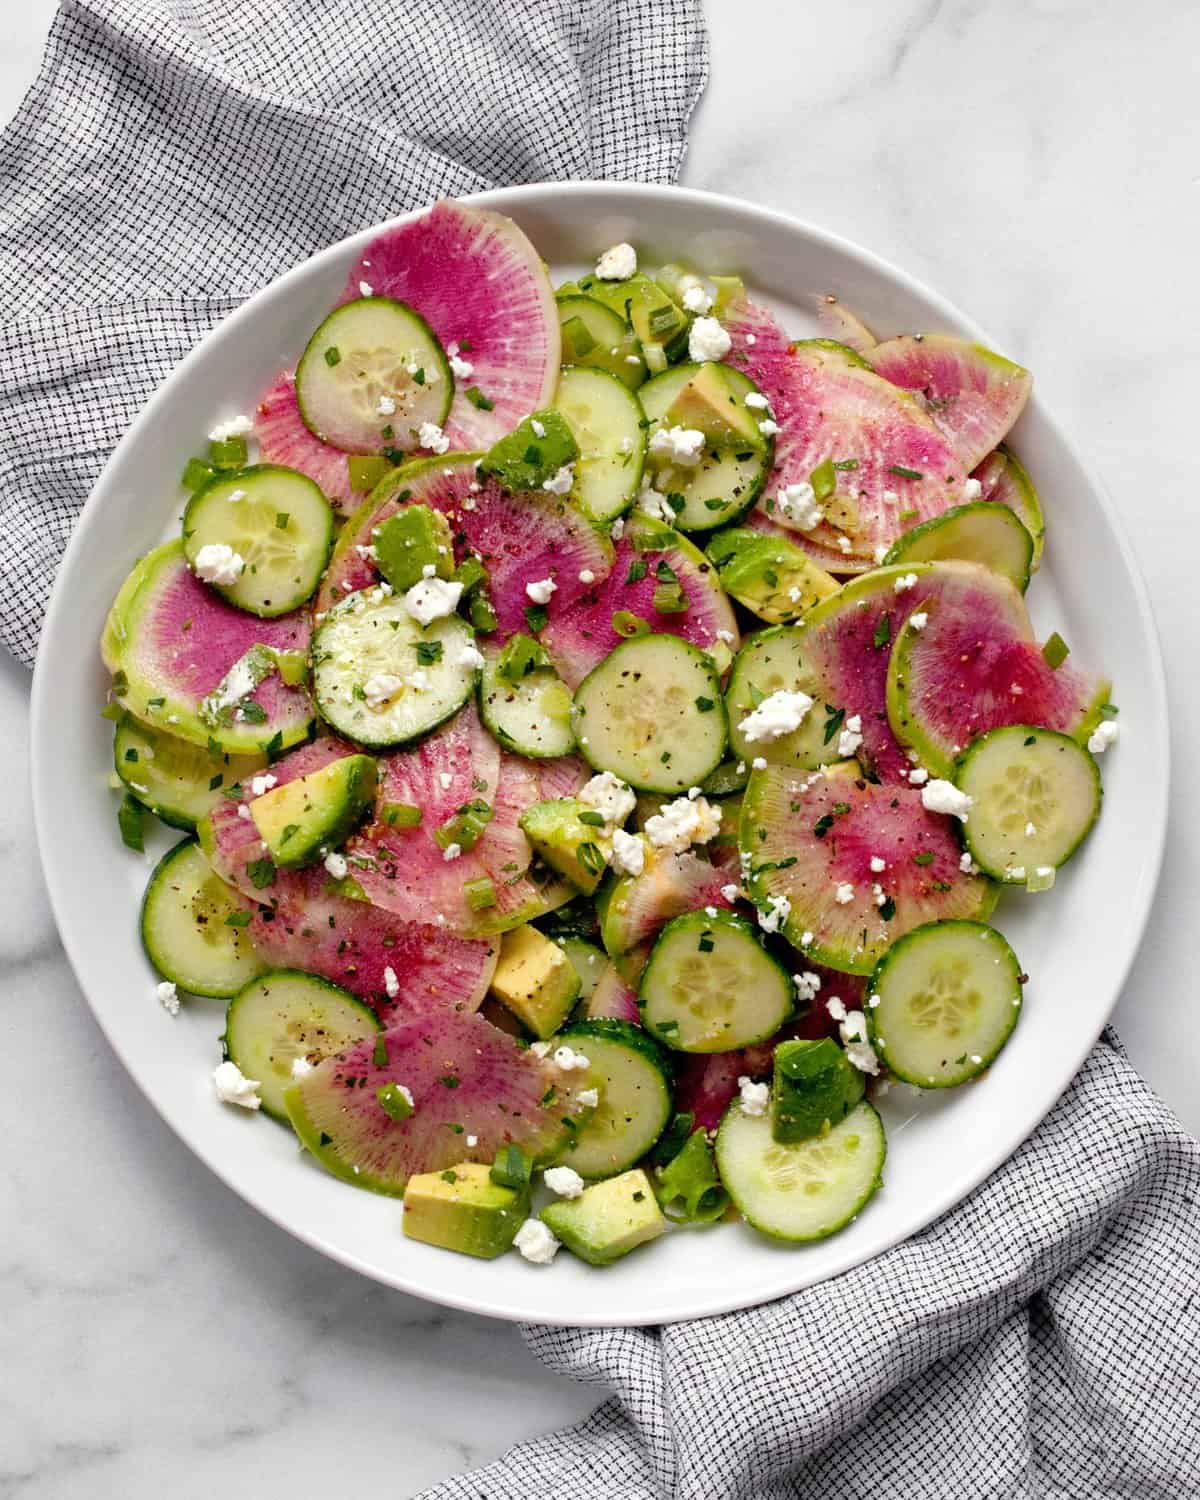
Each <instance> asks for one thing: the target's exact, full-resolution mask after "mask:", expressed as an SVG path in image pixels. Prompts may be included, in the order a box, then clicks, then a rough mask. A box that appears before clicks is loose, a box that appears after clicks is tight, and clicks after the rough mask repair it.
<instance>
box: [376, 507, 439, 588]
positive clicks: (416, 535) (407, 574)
mask: <svg viewBox="0 0 1200 1500" xmlns="http://www.w3.org/2000/svg"><path fill="white" fill-rule="evenodd" d="M374 545H375V560H376V562H377V563H378V564H379V571H380V572H381V573H382V574H383V576H384V577H385V578H386V579H387V581H388V583H390V584H391V586H392V588H394V589H395V591H396V592H397V593H398V594H404V593H407V592H408V590H409V589H410V588H412V586H413V585H414V584H416V583H420V581H421V579H422V578H423V577H424V576H425V569H426V568H427V567H432V568H434V569H435V570H436V573H437V576H438V577H439V578H449V577H450V575H451V573H452V572H453V571H454V540H453V537H452V536H451V534H450V523H449V521H447V520H446V518H445V516H444V515H442V514H441V512H440V511H436V510H431V509H430V508H429V506H428V505H409V506H406V507H405V508H404V509H403V510H398V511H397V512H396V514H395V515H394V516H389V517H388V518H387V520H386V521H384V522H383V524H382V525H381V526H379V527H378V528H377V529H376V532H375V542H374Z"/></svg>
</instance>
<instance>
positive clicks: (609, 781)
mask: <svg viewBox="0 0 1200 1500" xmlns="http://www.w3.org/2000/svg"><path fill="white" fill-rule="evenodd" d="M575 795H576V797H577V798H578V799H579V801H580V802H585V803H586V804H587V805H588V807H590V808H591V809H592V810H593V811H594V812H598V813H600V814H601V815H602V817H603V818H604V821H605V822H606V823H607V824H609V825H612V826H615V825H617V824H620V823H624V822H625V820H626V818H628V817H629V815H630V814H631V813H632V812H633V810H634V808H635V807H636V806H637V793H636V792H635V791H634V790H633V788H632V787H630V786H627V785H626V784H625V782H623V781H622V780H620V778H619V777H617V776H614V775H613V773H612V772H611V771H601V772H600V773H599V775H597V776H593V777H592V779H591V780H590V781H589V782H586V783H585V784H584V785H583V786H581V787H580V789H579V791H578V792H576V794H575Z"/></svg>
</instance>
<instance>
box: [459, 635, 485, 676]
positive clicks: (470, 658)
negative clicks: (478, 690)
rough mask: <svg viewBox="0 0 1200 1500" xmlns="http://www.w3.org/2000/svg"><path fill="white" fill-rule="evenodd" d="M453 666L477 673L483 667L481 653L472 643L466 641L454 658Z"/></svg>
mask: <svg viewBox="0 0 1200 1500" xmlns="http://www.w3.org/2000/svg"><path fill="white" fill-rule="evenodd" d="M454 665H455V666H456V667H466V668H468V669H469V670H471V671H477V670H478V669H479V668H480V667H482V666H483V665H484V659H483V652H482V651H481V650H480V649H479V647H478V646H476V645H475V644H474V643H473V642H471V641H468V642H467V644H466V645H465V646H464V647H463V648H462V650H461V651H460V652H459V653H458V655H457V657H456V658H455V660H454Z"/></svg>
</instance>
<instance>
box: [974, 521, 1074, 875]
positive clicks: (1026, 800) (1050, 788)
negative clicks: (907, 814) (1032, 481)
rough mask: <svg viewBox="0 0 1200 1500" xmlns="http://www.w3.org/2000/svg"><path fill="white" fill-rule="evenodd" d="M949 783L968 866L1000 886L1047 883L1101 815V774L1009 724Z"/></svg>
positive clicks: (1050, 735)
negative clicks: (967, 809) (964, 799)
mask: <svg viewBox="0 0 1200 1500" xmlns="http://www.w3.org/2000/svg"><path fill="white" fill-rule="evenodd" d="M997 509H1000V507H997ZM1005 514H1006V515H1011V514H1012V512H1011V511H1006V512H1005ZM954 780H955V783H956V784H957V785H958V786H959V787H960V788H961V790H962V791H964V792H966V793H967V795H968V796H969V797H972V798H973V799H974V802H975V805H974V807H972V809H971V816H970V817H969V818H968V819H967V821H966V823H965V824H964V826H963V836H964V838H965V839H966V844H967V848H968V849H969V850H970V853H971V858H972V859H973V860H974V861H975V863H976V864H977V865H978V866H979V868H980V869H981V870H982V871H983V872H984V874H985V875H990V876H991V877H992V878H993V879H994V880H1000V881H1003V882H1004V883H1005V884H1006V885H1024V884H1026V883H1028V882H1030V881H1036V880H1037V879H1038V878H1039V877H1040V879H1041V880H1042V881H1046V880H1047V878H1051V879H1052V878H1053V874H1054V871H1055V870H1056V869H1057V868H1058V867H1059V865H1064V864H1066V862H1067V860H1069V859H1070V857H1071V855H1072V854H1074V853H1075V851H1076V849H1078V848H1079V846H1080V844H1081V843H1082V842H1083V841H1084V839H1085V838H1086V837H1087V835H1088V833H1089V832H1090V830H1091V827H1092V824H1093V823H1094V822H1095V821H1096V819H1097V818H1098V817H1099V815H1100V801H1101V798H1102V796H1103V790H1102V788H1101V785H1100V768H1099V766H1097V764H1096V762H1095V760H1094V758H1093V757H1092V756H1091V755H1089V754H1088V752H1087V751H1086V750H1085V749H1084V748H1083V746H1082V745H1080V744H1079V743H1078V742H1077V741H1076V740H1073V739H1072V738H1071V737H1070V736H1069V735H1066V734H1060V733H1059V732H1058V731H1057V730H1054V729H1038V728H1037V727H1036V726H1034V725H1029V724H1012V725H1008V726H1006V727H1005V728H1003V729H992V730H990V731H989V732H988V733H987V734H981V735H980V736H979V738H978V739H977V740H973V741H972V743H971V744H969V745H968V746H967V748H966V750H965V751H964V752H963V754H962V755H961V756H960V757H959V761H958V766H957V768H956V770H955V774H954ZM1044 872H1045V873H1044ZM1043 888H1044V886H1043Z"/></svg>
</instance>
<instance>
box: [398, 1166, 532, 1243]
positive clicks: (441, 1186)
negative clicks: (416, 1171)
mask: <svg viewBox="0 0 1200 1500" xmlns="http://www.w3.org/2000/svg"><path fill="white" fill-rule="evenodd" d="M528 1215H529V1194H528V1192H523V1191H521V1190H520V1189H518V1188H511V1187H505V1186H503V1185H502V1184H500V1183H498V1182H495V1181H493V1179H492V1175H491V1169H490V1168H489V1167H487V1166H486V1165H484V1164H482V1163H480V1162H473V1161H465V1162H461V1163H460V1164H459V1165H458V1166H457V1167H449V1168H447V1170H446V1171H444V1172H422V1173H421V1174H420V1175H419V1176H417V1177H410V1178H409V1179H408V1186H407V1187H406V1188H405V1189H404V1218H403V1228H404V1233H405V1235H406V1237H407V1238H408V1239H410V1240H420V1241H421V1242H422V1243H423V1244H426V1245H437V1246H439V1248H441V1249H442V1250H457V1251H458V1252H459V1253H460V1254H461V1255H476V1256H478V1257H479V1258H480V1259H481V1260H495V1258H496V1256H497V1255H503V1254H504V1252H505V1251H506V1250H507V1249H508V1248H509V1247H510V1246H511V1245H512V1242H513V1240H514V1238H515V1237H516V1233H517V1230H518V1229H520V1227H521V1225H522V1224H523V1223H524V1222H525V1220H526V1218H527V1217H528Z"/></svg>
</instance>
